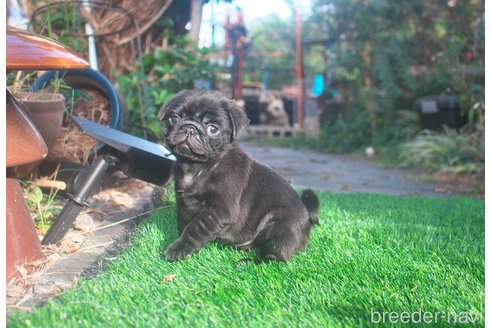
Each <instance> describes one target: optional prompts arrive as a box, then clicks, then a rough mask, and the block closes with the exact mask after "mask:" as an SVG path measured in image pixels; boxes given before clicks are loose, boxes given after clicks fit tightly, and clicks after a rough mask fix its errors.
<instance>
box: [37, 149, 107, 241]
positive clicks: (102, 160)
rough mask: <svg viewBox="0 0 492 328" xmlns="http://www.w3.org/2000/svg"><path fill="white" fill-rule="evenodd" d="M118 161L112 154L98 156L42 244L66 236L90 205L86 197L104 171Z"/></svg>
mask: <svg viewBox="0 0 492 328" xmlns="http://www.w3.org/2000/svg"><path fill="white" fill-rule="evenodd" d="M116 162H117V159H116V158H115V157H112V156H101V157H98V159H97V161H96V163H95V164H94V165H93V166H92V168H91V170H90V171H89V174H88V175H87V177H86V178H85V180H84V182H83V183H82V186H81V187H80V188H79V190H78V191H77V192H76V193H75V195H68V197H69V200H68V201H67V203H66V204H65V206H64V207H63V209H62V210H61V212H60V214H58V217H57V218H56V220H55V222H54V223H53V224H52V225H51V227H50V229H49V230H48V232H47V233H46V235H45V236H44V238H43V240H42V241H41V244H43V245H48V244H56V243H57V242H59V241H60V240H62V239H63V237H65V235H66V233H67V231H68V230H69V229H70V227H71V226H72V224H73V222H74V221H75V219H76V218H77V216H78V215H79V213H80V210H81V209H82V208H83V207H85V206H88V204H87V203H86V199H87V197H89V195H90V193H91V192H92V189H94V187H95V185H96V184H97V182H98V181H99V180H100V179H101V178H102V176H103V175H104V173H106V170H107V169H108V167H109V166H111V165H114V164H115V163H116Z"/></svg>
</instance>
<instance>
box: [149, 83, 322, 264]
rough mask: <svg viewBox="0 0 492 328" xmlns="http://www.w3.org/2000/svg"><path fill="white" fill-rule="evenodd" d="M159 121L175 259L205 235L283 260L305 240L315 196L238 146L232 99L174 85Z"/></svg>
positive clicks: (239, 119)
mask: <svg viewBox="0 0 492 328" xmlns="http://www.w3.org/2000/svg"><path fill="white" fill-rule="evenodd" d="M158 120H160V121H164V120H165V121H167V130H166V143H167V145H168V147H169V148H170V150H171V151H172V152H173V154H174V155H175V156H176V158H177V162H176V166H175V168H174V179H175V188H176V202H177V211H178V229H179V234H180V236H179V238H178V239H177V240H176V241H175V242H174V243H172V244H171V245H170V246H169V247H168V248H167V250H166V251H165V257H166V258H167V259H168V260H181V259H184V258H185V257H186V256H188V255H190V254H192V253H193V252H195V251H197V250H199V249H201V248H202V247H204V246H205V244H206V243H207V242H209V241H214V240H215V241H218V242H220V243H224V244H228V245H236V246H239V247H244V248H249V247H253V248H254V249H255V250H256V252H257V254H258V255H259V256H260V258H261V260H277V261H287V260H289V259H290V258H291V257H292V255H293V254H294V253H295V252H299V251H302V250H304V249H305V248H306V246H307V242H308V239H309V234H310V230H311V224H319V223H318V208H319V201H318V198H317V196H316V194H315V193H314V192H313V191H312V190H306V191H304V192H303V193H302V197H301V198H302V200H301V198H299V196H298V195H297V193H296V192H295V191H294V189H293V188H292V187H291V186H290V185H289V184H288V183H287V182H286V181H285V180H284V179H283V178H282V177H280V176H279V175H278V174H276V173H275V172H274V171H273V170H271V169H270V168H268V167H266V166H264V165H262V164H260V163H258V162H256V161H254V160H253V159H251V158H250V157H249V156H248V155H247V154H246V153H244V152H243V151H242V150H241V149H240V148H239V146H238V144H237V142H236V139H237V136H238V133H239V131H241V130H242V129H243V128H244V127H246V126H247V124H248V122H249V121H248V119H247V117H246V115H245V114H244V113H243V111H241V110H240V108H239V107H237V106H236V104H235V103H234V101H232V100H230V99H228V98H226V97H224V96H223V95H221V94H220V93H218V92H208V91H198V90H186V91H182V92H180V93H179V94H178V95H176V96H175V97H174V98H173V99H171V100H170V101H169V102H168V103H167V104H165V105H164V106H163V107H162V108H161V110H160V111H159V114H158Z"/></svg>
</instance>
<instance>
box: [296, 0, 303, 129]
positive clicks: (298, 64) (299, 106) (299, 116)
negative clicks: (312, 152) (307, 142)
mask: <svg viewBox="0 0 492 328" xmlns="http://www.w3.org/2000/svg"><path fill="white" fill-rule="evenodd" d="M294 16H295V23H296V79H297V127H299V128H302V103H303V90H302V89H303V87H302V77H303V76H302V75H303V74H302V62H303V60H302V37H301V14H300V12H299V9H298V8H295V9H294Z"/></svg>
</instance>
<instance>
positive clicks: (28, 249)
mask: <svg viewBox="0 0 492 328" xmlns="http://www.w3.org/2000/svg"><path fill="white" fill-rule="evenodd" d="M5 191H6V200H7V206H6V207H7V208H6V210H7V217H6V230H7V231H6V239H7V240H6V244H7V272H6V274H7V281H10V280H11V279H12V278H14V277H15V278H20V276H21V274H20V272H19V271H18V269H17V266H24V268H25V269H26V270H27V271H28V272H30V271H32V270H33V269H35V266H34V265H32V264H31V265H29V262H33V261H35V260H39V259H41V258H42V257H43V254H42V253H41V244H40V242H39V239H38V236H37V234H36V230H35V228H34V222H33V221H32V218H31V215H30V214H29V211H28V209H27V206H26V204H25V203H24V194H23V193H22V190H21V188H20V185H19V181H18V180H16V179H10V178H7V179H6V188H5ZM26 263H27V264H26Z"/></svg>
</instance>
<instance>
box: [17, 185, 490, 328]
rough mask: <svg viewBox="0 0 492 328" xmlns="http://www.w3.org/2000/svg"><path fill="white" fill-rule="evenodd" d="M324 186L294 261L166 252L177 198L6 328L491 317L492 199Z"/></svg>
mask: <svg viewBox="0 0 492 328" xmlns="http://www.w3.org/2000/svg"><path fill="white" fill-rule="evenodd" d="M318 195H319V196H320V198H321V204H322V208H321V210H320V223H321V225H320V226H319V227H316V228H315V229H314V230H313V233H312V237H311V240H310V244H309V247H308V249H307V251H305V252H304V253H301V254H298V255H296V256H294V258H293V259H292V260H291V261H290V262H288V263H266V264H254V263H253V262H251V263H249V264H246V265H244V264H240V262H239V260H240V259H242V258H245V257H251V256H253V253H251V252H246V251H241V250H236V249H234V248H231V247H221V246H220V245H217V244H213V243H209V245H208V246H207V247H206V248H205V249H203V250H201V251H200V252H198V253H196V254H195V255H193V256H192V257H191V258H190V259H187V260H185V261H181V262H167V261H165V260H163V259H162V257H161V252H162V251H163V250H164V249H165V248H166V246H167V245H168V244H169V243H170V242H172V241H173V240H174V239H175V238H176V236H177V229H176V219H175V208H173V207H171V208H168V209H163V210H159V211H157V212H154V213H153V214H152V215H151V216H150V217H148V218H147V219H146V220H145V221H143V222H142V223H140V225H139V227H138V230H137V232H136V233H135V235H134V237H133V239H132V243H131V245H130V246H129V247H128V249H127V250H126V251H125V252H123V253H122V254H121V255H119V256H118V257H117V258H116V259H114V260H112V261H111V262H110V263H108V264H107V266H106V268H105V270H104V271H103V272H102V273H100V274H99V275H98V276H97V277H94V278H92V279H84V280H81V281H79V283H78V285H77V287H76V288H74V289H73V290H70V291H67V292H65V293H63V294H61V295H60V296H59V297H57V298H56V299H54V300H52V301H50V302H48V303H47V304H46V305H44V306H43V307H41V308H38V309H35V310H34V311H33V312H31V313H22V312H18V313H15V314H13V315H12V316H11V317H10V318H9V321H8V326H10V327H30V326H32V327H93V326H97V327H113V326H114V327H116V326H118V327H126V326H128V327H135V326H137V327H166V326H171V327H182V326H192V327H195V326H196V327H207V326H216V327H298V326H303V327H336V326H340V327H345V326H367V325H370V323H371V319H373V322H377V321H376V320H377V319H378V317H377V316H374V313H376V312H377V313H380V314H382V313H384V312H397V313H402V312H409V313H412V312H413V313H414V314H415V313H418V312H419V311H420V313H421V319H420V320H421V322H422V320H423V318H422V313H424V312H432V313H436V312H437V311H439V312H440V313H455V314H459V313H461V312H466V313H469V314H472V315H478V316H479V317H478V319H477V320H479V321H478V326H483V325H484V321H483V320H484V304H485V295H484V285H485V283H484V279H485V273H484V270H485V269H484V265H485V259H484V253H485V251H484V240H485V235H484V230H485V229H484V224H485V223H484V221H485V209H484V202H483V201H481V200H477V199H470V198H449V199H432V198H419V197H395V196H381V195H369V194H331V193H319V194H318ZM371 316H373V317H371ZM462 318H463V317H459V316H458V317H457V316H454V317H453V316H451V317H450V319H447V318H446V317H439V318H437V317H436V318H433V320H434V321H432V322H433V323H434V324H432V325H431V326H436V325H438V326H442V325H445V324H447V323H448V321H450V322H451V323H454V322H455V321H456V322H458V323H459V322H463V321H459V320H462ZM379 319H380V321H379V323H382V322H381V321H382V320H381V319H382V318H381V317H379ZM414 319H416V320H417V319H418V316H415V318H414ZM469 319H472V320H475V319H476V318H475V317H471V318H467V320H469ZM388 320H389V317H386V321H385V323H386V324H389V321H388ZM393 322H394V321H393ZM414 322H418V321H414Z"/></svg>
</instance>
